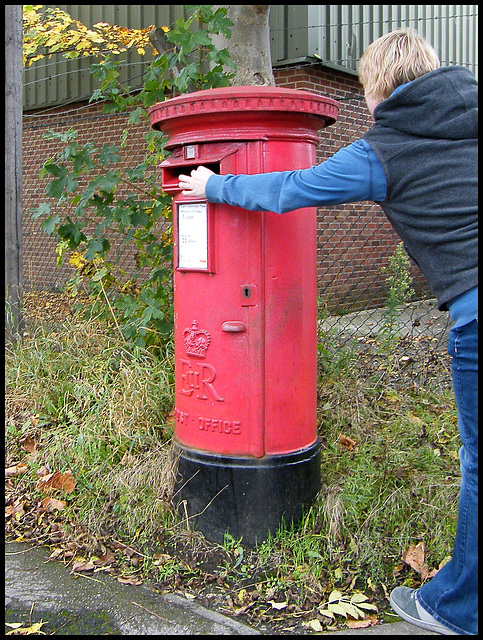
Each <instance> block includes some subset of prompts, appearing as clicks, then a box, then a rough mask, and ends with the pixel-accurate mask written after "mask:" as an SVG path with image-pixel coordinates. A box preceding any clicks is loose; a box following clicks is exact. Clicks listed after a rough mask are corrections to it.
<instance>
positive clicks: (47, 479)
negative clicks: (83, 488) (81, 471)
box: [35, 469, 76, 493]
mask: <svg viewBox="0 0 483 640" xmlns="http://www.w3.org/2000/svg"><path fill="white" fill-rule="evenodd" d="M75 486H76V482H75V480H74V478H73V477H72V471H71V470H70V469H67V471H65V473H61V472H60V471H54V472H53V473H48V474H46V475H44V476H41V477H40V478H39V479H38V480H37V484H36V485H35V488H36V489H40V490H41V491H44V492H45V493H48V492H49V491H53V490H55V489H58V490H60V491H65V493H72V492H73V491H74V489H75Z"/></svg>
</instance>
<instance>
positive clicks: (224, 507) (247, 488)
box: [174, 441, 320, 546]
mask: <svg viewBox="0 0 483 640" xmlns="http://www.w3.org/2000/svg"><path fill="white" fill-rule="evenodd" d="M175 452H176V453H178V454H179V458H178V474H177V481H176V486H175V499H174V502H175V504H176V505H177V506H178V508H179V509H180V512H181V513H182V514H183V515H186V513H187V514H188V516H189V517H190V528H192V529H194V530H197V531H200V532H201V533H203V534H204V536H205V537H206V538H207V539H208V540H210V541H211V542H217V543H222V542H223V540H224V534H225V533H226V532H228V533H230V534H231V535H232V536H233V537H234V538H235V539H238V538H240V537H242V538H243V540H242V544H245V545H248V546H254V545H256V544H259V543H260V542H262V541H263V540H265V539H266V538H267V537H268V535H269V533H272V534H274V533H275V532H276V531H277V529H278V527H279V525H280V523H281V522H282V520H284V522H285V523H286V524H290V523H291V522H294V523H296V522H298V521H299V520H300V519H301V518H302V516H303V514H304V511H305V510H306V508H307V507H308V506H310V504H311V503H312V502H313V500H314V498H315V497H316V495H317V493H318V491H319V490H320V445H319V442H318V441H317V442H315V443H314V444H313V445H311V446H309V447H307V448H305V449H301V450H299V451H296V452H294V453H288V454H282V455H275V456H264V457H263V458H249V457H237V456H227V455H217V454H210V453H207V452H203V451H199V450H194V449H187V448H185V447H183V446H181V445H180V444H179V443H176V447H175Z"/></svg>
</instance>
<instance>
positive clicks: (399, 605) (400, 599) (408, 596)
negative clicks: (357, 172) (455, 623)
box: [389, 587, 460, 636]
mask: <svg viewBox="0 0 483 640" xmlns="http://www.w3.org/2000/svg"><path fill="white" fill-rule="evenodd" d="M389 602H390V603H391V607H392V608H393V609H394V611H395V612H396V613H397V615H398V616H399V617H400V618H402V619H403V620H406V622H409V623H410V624H414V625H415V626H416V627H421V628H422V629H428V631H434V632H435V633H440V634H441V635H444V636H458V635H460V634H459V633H457V632H456V631H453V630H452V629H449V628H448V627H445V626H444V625H443V624H441V622H438V621H437V620H436V618H433V616H432V615H430V614H429V613H427V612H426V611H424V619H422V616H421V615H420V613H419V611H418V605H417V602H416V589H409V588H408V587H396V588H395V589H393V590H392V591H391V595H390V597H389Z"/></svg>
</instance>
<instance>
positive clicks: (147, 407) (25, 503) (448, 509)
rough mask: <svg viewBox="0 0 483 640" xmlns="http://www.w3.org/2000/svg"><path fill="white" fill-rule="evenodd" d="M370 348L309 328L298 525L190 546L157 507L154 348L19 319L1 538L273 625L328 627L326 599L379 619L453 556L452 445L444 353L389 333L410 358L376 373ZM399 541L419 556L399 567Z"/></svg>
mask: <svg viewBox="0 0 483 640" xmlns="http://www.w3.org/2000/svg"><path fill="white" fill-rule="evenodd" d="M379 347H380V345H379V344H378V343H377V341H376V342H374V340H368V344H364V345H362V344H361V343H360V342H359V343H358V344H355V345H350V346H348V345H347V344H346V345H345V346H344V345H341V344H339V343H338V341H337V339H336V337H335V336H333V335H331V336H328V335H321V336H320V347H319V372H320V377H319V403H318V420H319V436H320V441H321V449H322V482H323V486H322V489H321V491H320V494H319V496H318V499H317V500H316V502H315V503H314V504H313V506H312V508H311V509H310V510H309V511H308V512H307V514H306V516H305V518H304V520H303V521H302V522H301V523H299V524H298V525H297V526H289V525H282V526H281V527H280V530H279V532H277V534H276V535H273V536H271V537H270V538H269V539H268V540H266V541H265V542H263V543H262V544H261V545H259V547H257V548H256V549H248V548H246V547H244V545H243V541H238V540H234V539H233V538H231V536H229V535H228V536H227V537H226V542H225V545H224V546H223V547H220V546H218V545H213V544H210V543H208V542H206V541H204V540H203V538H202V536H200V535H198V534H197V533H196V532H190V531H187V530H186V526H185V525H184V523H183V521H182V519H181V518H180V516H179V515H177V514H175V513H174V512H173V510H172V508H171V503H170V498H171V495H172V488H173V481H174V467H173V465H174V461H173V459H172V457H171V425H172V418H171V411H172V406H173V359H172V353H171V350H170V348H167V349H166V350H165V352H164V354H162V355H159V354H156V355H153V354H152V353H151V352H150V351H149V350H148V349H146V348H143V347H130V348H129V347H127V345H126V343H125V341H124V340H122V339H121V338H120V337H119V336H118V334H117V335H116V334H115V333H114V334H113V333H111V332H109V331H107V330H106V329H105V326H104V325H103V324H102V323H96V322H95V321H90V322H88V323H87V322H84V321H81V320H79V319H78V318H77V317H76V316H75V315H74V316H70V317H67V318H66V319H65V320H64V321H63V322H61V323H60V322H59V323H56V324H54V325H53V326H52V327H51V328H50V329H46V328H45V327H44V326H43V325H42V324H40V323H37V324H36V326H33V325H32V323H30V335H26V336H25V337H24V341H23V343H22V344H21V345H18V346H17V347H16V348H15V349H12V350H10V351H9V352H7V356H6V445H7V447H6V450H7V467H8V469H10V470H11V472H10V473H9V478H8V480H7V512H6V513H7V532H8V535H9V536H10V537H13V538H16V539H20V540H30V541H35V542H39V543H47V544H50V545H51V546H52V547H53V554H54V555H55V556H56V557H60V558H63V559H64V560H65V561H67V562H75V563H76V564H75V566H76V567H77V571H82V570H83V569H82V566H83V567H84V568H85V570H88V568H89V567H90V568H91V569H93V567H94V568H95V570H109V571H115V572H117V573H118V574H119V573H121V574H122V575H123V576H124V579H129V580H134V581H135V580H140V579H149V580H150V581H151V582H152V583H154V584H157V585H158V586H159V588H161V589H164V590H172V589H177V590H184V591H186V592H189V593H190V596H191V597H197V598H199V599H200V600H201V601H202V602H203V603H204V604H208V605H209V606H216V607H217V608H219V609H220V610H222V611H224V612H225V613H229V614H234V615H238V616H240V615H243V616H245V617H246V618H247V619H248V621H250V622H252V623H253V624H257V625H262V626H263V624H265V623H266V624H270V625H272V626H271V628H272V629H273V628H274V626H273V625H275V627H276V626H277V625H278V627H277V628H279V629H284V630H287V629H291V630H294V629H297V630H299V631H301V632H303V633H305V632H310V631H311V630H315V631H317V630H320V629H319V626H321V628H334V625H336V626H337V624H340V622H341V621H342V620H345V618H344V617H343V616H342V615H340V616H338V617H337V616H334V617H330V615H329V614H328V613H327V611H328V609H327V607H328V605H327V603H328V602H329V604H330V605H331V606H332V604H333V605H334V607H337V606H339V607H342V608H343V605H344V606H345V605H347V607H348V608H350V606H351V603H352V604H353V602H356V604H357V603H359V604H361V605H362V604H367V605H369V604H370V601H369V600H364V599H363V597H362V596H363V595H364V596H367V597H368V598H370V600H371V601H372V602H373V603H376V605H377V606H378V607H379V612H380V614H381V613H382V612H383V611H384V610H385V609H386V608H387V594H388V592H389V590H390V589H391V588H392V587H393V586H395V585H396V584H401V583H403V582H404V583H406V584H409V585H414V586H417V585H419V584H421V582H423V581H424V580H426V579H428V576H430V575H432V574H431V572H433V573H434V571H435V570H437V569H438V567H439V566H440V565H442V564H443V563H444V562H445V561H447V559H448V557H449V556H450V555H451V550H452V542H453V539H454V534H455V529H456V518H457V498H458V492H459V462H458V455H457V451H458V448H459V438H458V431H457V425H456V410H455V406H454V402H453V398H452V395H451V391H450V385H449V379H448V378H447V376H446V384H443V383H442V382H441V380H442V379H444V378H445V375H446V373H447V367H448V359H447V356H445V355H444V354H437V353H434V352H432V351H431V349H430V342H428V341H427V342H423V341H422V340H421V339H419V342H417V341H414V342H413V343H410V342H408V341H407V340H405V341H403V340H401V341H399V342H398V341H397V340H394V345H393V348H394V350H395V351H394V353H393V354H392V363H393V365H394V363H398V362H399V361H401V360H402V356H401V354H398V353H397V349H398V348H404V358H409V357H410V359H411V360H412V366H411V367H407V366H400V367H398V366H391V375H390V376H389V375H388V376H384V377H381V375H380V369H381V366H383V364H381V361H380V353H381V352H380V348H379ZM411 349H412V350H411ZM408 353H409V354H410V355H409V356H408ZM406 362H407V360H404V363H405V364H406ZM424 370H425V371H424ZM436 370H437V371H439V373H440V375H439V377H438V376H436V375H435V374H434V371H436ZM445 372H446V373H445ZM432 379H434V380H437V384H435V385H431V384H430V381H431V380H432ZM12 470H13V471H12ZM68 470H69V471H70V472H71V474H72V478H73V479H74V482H75V488H73V489H72V490H69V492H67V491H62V490H58V491H57V492H55V491H52V492H51V493H48V494H46V492H45V487H46V486H48V483H49V482H52V480H51V479H50V477H49V474H53V473H54V472H56V471H57V472H60V474H61V475H62V474H65V473H66V472H67V471H68ZM40 479H42V480H43V482H39V480H40ZM46 495H51V496H52V497H56V498H58V499H59V500H58V502H57V503H52V502H50V503H49V502H46V500H47V498H46ZM79 531H80V532H82V536H81V539H82V544H80V543H78V542H77V543H75V542H74V540H76V539H77V540H78V539H79ZM114 543H115V544H114ZM69 545H70V546H69ZM76 545H77V546H76ZM415 545H422V547H421V546H419V547H418V548H419V549H421V548H423V549H424V554H423V560H422V562H421V563H419V564H414V563H412V564H411V565H409V564H408V562H405V561H404V560H403V558H405V557H406V555H405V554H406V552H407V550H408V549H409V548H413V547H414V546H415ZM118 552H119V553H121V555H120V556H116V553H118ZM113 554H114V555H113ZM82 562H84V564H82ZM79 567H81V568H80V569H79ZM334 592H336V593H338V594H341V595H340V598H339V599H338V600H337V601H336V602H334V603H332V602H331V600H330V597H331V595H333V593H334ZM353 594H359V595H357V596H355V599H352V596H353ZM273 603H275V604H273ZM339 611H340V609H339ZM368 611H369V609H368ZM324 612H325V613H324ZM346 613H347V612H346ZM328 616H329V617H328ZM349 618H350V615H349ZM376 619H377V618H376V617H375V616H372V622H371V624H372V623H375V620H376ZM302 623H303V624H305V626H301V625H302ZM307 625H308V626H307Z"/></svg>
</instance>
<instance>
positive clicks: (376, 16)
mask: <svg viewBox="0 0 483 640" xmlns="http://www.w3.org/2000/svg"><path fill="white" fill-rule="evenodd" d="M45 6H46V7H54V6H58V7H59V8H60V9H62V10H64V11H67V12H68V13H69V14H70V15H71V16H72V17H73V18H76V19H78V20H80V21H81V22H83V23H84V24H86V25H87V26H92V25H93V24H95V23H96V22H99V21H104V22H108V23H110V24H117V25H121V26H128V27H131V28H145V27H148V26H149V25H150V24H155V25H156V26H162V25H165V24H166V25H169V24H172V23H173V22H174V20H176V19H177V18H178V17H180V16H181V15H182V12H183V5H45ZM398 27H413V28H415V29H417V31H418V32H419V33H420V34H421V35H423V36H424V37H426V38H427V39H428V40H429V41H430V42H431V43H432V44H433V46H434V47H435V49H436V51H437V52H438V54H439V56H440V58H441V60H442V62H443V65H447V64H462V65H464V66H467V67H468V68H469V69H470V70H471V71H472V72H473V73H474V74H475V75H477V48H478V35H477V30H478V6H477V5H271V8H270V29H271V43H272V63H273V65H274V66H279V65H284V64H289V63H293V62H301V61H305V60H307V59H309V60H312V61H313V62H316V61H317V60H319V59H320V60H321V61H322V62H323V63H324V64H325V65H327V66H330V67H334V68H337V69H341V70H344V71H347V72H349V73H352V74H355V73H356V69H357V62H358V60H359V57H360V55H361V53H362V52H363V51H364V49H365V48H366V47H367V45H368V44H370V42H372V41H373V40H374V39H375V38H377V37H379V36H380V35H382V34H384V33H387V32H388V31H391V30H393V29H395V28H398ZM122 60H123V66H122V80H123V82H125V83H127V84H129V86H130V87H132V88H138V87H140V86H141V82H142V72H143V69H144V67H145V65H146V63H147V61H148V60H149V56H146V57H145V58H141V57H140V56H139V55H138V54H137V53H135V52H133V53H128V54H124V55H123V57H122ZM92 62H95V60H94V59H92V58H82V59H77V60H69V61H66V60H63V59H62V58H61V57H60V56H52V57H51V58H48V59H46V60H39V61H38V62H36V63H34V65H32V67H31V68H29V69H26V71H25V90H24V107H25V109H34V108H42V107H49V106H53V105H59V104H67V103H69V102H76V101H81V100H86V99H88V98H89V97H90V96H91V95H92V93H93V91H94V89H95V88H96V87H95V84H94V81H93V79H92V77H91V75H90V74H89V67H90V65H91V63H92Z"/></svg>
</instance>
